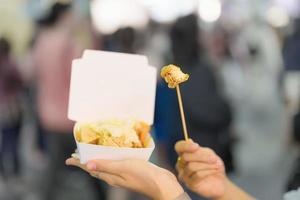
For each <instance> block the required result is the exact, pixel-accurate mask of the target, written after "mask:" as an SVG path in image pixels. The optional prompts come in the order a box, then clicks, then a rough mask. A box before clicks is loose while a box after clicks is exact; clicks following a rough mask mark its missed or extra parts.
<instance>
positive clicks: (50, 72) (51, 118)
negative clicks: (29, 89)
mask: <svg viewBox="0 0 300 200" xmlns="http://www.w3.org/2000/svg"><path fill="white" fill-rule="evenodd" d="M71 38H72V36H71V34H70V33H68V32H67V31H65V30H47V31H44V32H41V33H40V34H39V37H38V38H37V41H36V44H35V46H34V49H33V60H34V65H35V72H36V79H37V104H38V105H37V106H38V115H39V120H40V123H41V125H42V127H43V128H45V129H47V130H51V131H56V132H71V131H72V128H73V125H74V124H73V122H71V121H70V120H69V119H68V118H67V112H68V98H69V86H70V76H71V63H72V60H73V59H74V58H76V57H79V56H80V53H81V52H80V51H79V49H78V48H77V47H76V45H75V41H73V40H72V39H71Z"/></svg>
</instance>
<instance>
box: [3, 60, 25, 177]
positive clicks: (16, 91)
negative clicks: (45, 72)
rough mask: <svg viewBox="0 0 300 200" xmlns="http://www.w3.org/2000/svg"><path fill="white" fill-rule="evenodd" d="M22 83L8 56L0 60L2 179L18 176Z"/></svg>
mask: <svg viewBox="0 0 300 200" xmlns="http://www.w3.org/2000/svg"><path fill="white" fill-rule="evenodd" d="M22 84H23V82H22V78H21V75H20V73H19V72H18V70H17V66H16V64H15V63H14V62H13V61H12V60H11V59H10V58H9V56H8V55H7V56H5V57H1V59H0V131H1V140H0V141H1V144H0V172H1V174H2V175H4V177H6V178H8V177H9V176H11V175H14V176H17V175H19V153H18V150H19V148H18V142H19V135H20V129H21V122H22V108H21V99H20V98H21V92H22V89H23V85H22Z"/></svg>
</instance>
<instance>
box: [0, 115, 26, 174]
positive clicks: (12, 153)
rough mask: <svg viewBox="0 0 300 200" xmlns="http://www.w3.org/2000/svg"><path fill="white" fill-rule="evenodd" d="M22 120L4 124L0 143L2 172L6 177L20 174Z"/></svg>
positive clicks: (0, 171)
mask: <svg viewBox="0 0 300 200" xmlns="http://www.w3.org/2000/svg"><path fill="white" fill-rule="evenodd" d="M19 120H20V121H15V123H14V124H10V125H9V126H8V125H6V126H2V127H1V132H2V137H1V138H2V139H1V141H2V142H1V145H0V174H2V175H3V176H4V178H9V177H10V176H18V175H20V158H19V148H18V147H19V138H20V131H21V125H22V123H21V118H20V119H19Z"/></svg>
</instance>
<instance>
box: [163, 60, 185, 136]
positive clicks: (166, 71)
mask: <svg viewBox="0 0 300 200" xmlns="http://www.w3.org/2000/svg"><path fill="white" fill-rule="evenodd" d="M160 75H161V76H162V77H163V78H164V79H165V81H166V82H167V83H168V87H169V88H176V92H177V97H178V103H179V109H180V115H181V121H182V127H183V133H184V139H185V140H188V139H189V136H188V132H187V127H186V122H185V116H184V110H183V103H182V98H181V93H180V87H179V84H180V83H183V82H185V81H187V80H188V79H189V75H188V74H184V73H183V72H182V71H181V69H180V68H179V67H177V66H175V65H167V66H165V67H163V68H162V70H161V73H160Z"/></svg>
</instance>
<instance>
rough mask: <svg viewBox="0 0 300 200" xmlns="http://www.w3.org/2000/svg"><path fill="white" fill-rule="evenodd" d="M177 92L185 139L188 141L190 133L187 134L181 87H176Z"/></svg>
mask: <svg viewBox="0 0 300 200" xmlns="http://www.w3.org/2000/svg"><path fill="white" fill-rule="evenodd" d="M176 92H177V97H178V103H179V109H180V115H181V122H182V127H183V133H184V139H185V140H186V141H187V140H188V139H189V136H188V132H187V128H186V122H185V116H184V110H183V104H182V98H181V93H180V88H179V85H177V86H176Z"/></svg>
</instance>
